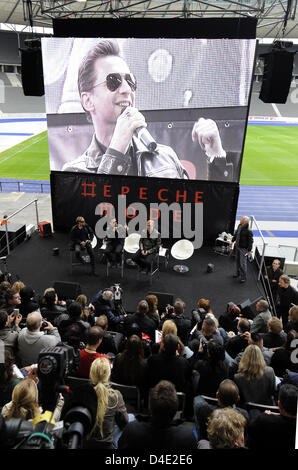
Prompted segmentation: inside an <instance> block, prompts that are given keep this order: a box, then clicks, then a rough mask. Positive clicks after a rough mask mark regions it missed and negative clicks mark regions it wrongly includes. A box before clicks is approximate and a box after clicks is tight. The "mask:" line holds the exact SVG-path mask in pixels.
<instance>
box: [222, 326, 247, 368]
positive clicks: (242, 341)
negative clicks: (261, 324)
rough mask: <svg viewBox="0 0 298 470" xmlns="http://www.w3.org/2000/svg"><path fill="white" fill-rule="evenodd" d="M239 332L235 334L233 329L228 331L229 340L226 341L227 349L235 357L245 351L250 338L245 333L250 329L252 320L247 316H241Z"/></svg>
mask: <svg viewBox="0 0 298 470" xmlns="http://www.w3.org/2000/svg"><path fill="white" fill-rule="evenodd" d="M237 330H238V334H236V335H235V333H234V332H233V331H229V332H228V333H227V341H226V342H225V350H226V351H227V353H228V354H229V355H230V356H231V357H232V358H233V359H234V358H235V357H236V356H237V354H239V353H240V352H241V351H244V349H245V348H246V346H247V345H248V339H247V337H246V336H245V335H244V333H245V332H246V331H249V330H250V322H249V320H248V319H247V318H239V320H238V323H237Z"/></svg>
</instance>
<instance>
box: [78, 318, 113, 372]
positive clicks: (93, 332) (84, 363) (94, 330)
mask: <svg viewBox="0 0 298 470" xmlns="http://www.w3.org/2000/svg"><path fill="white" fill-rule="evenodd" d="M102 338H103V329H102V328H100V327H99V326H92V327H91V328H90V330H89V331H88V333H87V344H86V347H85V349H81V350H80V367H79V369H78V371H77V374H76V375H77V376H78V377H82V378H83V379H88V378H89V375H90V367H91V364H92V362H93V361H94V360H95V359H97V358H98V357H106V358H107V359H108V357H107V356H104V355H103V354H99V353H98V352H97V351H96V350H97V348H98V346H99V345H100V343H101V341H102Z"/></svg>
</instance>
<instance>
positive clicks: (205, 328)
mask: <svg viewBox="0 0 298 470" xmlns="http://www.w3.org/2000/svg"><path fill="white" fill-rule="evenodd" d="M201 338H202V339H203V341H204V342H208V341H210V340H211V339H214V341H216V342H217V343H219V344H221V345H223V343H224V341H223V338H222V336H221V334H220V332H219V331H218V330H217V328H216V323H215V321H214V320H213V319H212V318H208V317H207V318H205V319H204V321H203V323H202V330H201V331H200V330H199V329H198V324H197V327H196V328H195V330H194V331H193V333H192V334H191V335H190V338H189V342H188V346H189V347H190V349H191V350H192V351H197V350H198V348H199V345H200V340H201Z"/></svg>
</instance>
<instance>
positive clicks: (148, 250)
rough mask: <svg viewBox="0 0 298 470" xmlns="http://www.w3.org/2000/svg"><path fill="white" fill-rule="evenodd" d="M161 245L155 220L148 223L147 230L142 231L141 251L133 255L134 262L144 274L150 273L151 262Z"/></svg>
mask: <svg viewBox="0 0 298 470" xmlns="http://www.w3.org/2000/svg"><path fill="white" fill-rule="evenodd" d="M160 245H161V238H160V233H159V232H158V231H157V230H156V229H155V228H154V220H148V221H147V230H142V232H141V238H140V242H139V247H140V248H139V250H138V251H137V252H136V253H135V254H134V255H133V257H132V260H133V261H134V262H135V263H136V264H137V265H138V266H139V267H140V269H141V270H142V272H146V273H147V274H148V273H149V271H150V269H151V262H152V260H153V259H154V256H155V255H156V253H158V252H159V247H160Z"/></svg>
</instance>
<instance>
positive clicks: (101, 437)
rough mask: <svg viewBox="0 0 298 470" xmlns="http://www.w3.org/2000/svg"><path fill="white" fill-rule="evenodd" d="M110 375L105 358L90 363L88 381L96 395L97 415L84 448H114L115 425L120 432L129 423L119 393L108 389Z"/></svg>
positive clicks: (108, 365) (108, 364) (109, 366)
mask: <svg viewBox="0 0 298 470" xmlns="http://www.w3.org/2000/svg"><path fill="white" fill-rule="evenodd" d="M110 375H111V365H110V361H109V360H108V359H107V358H105V357H99V358H97V359H95V361H93V362H92V365H91V369H90V380H91V382H92V384H93V385H94V389H95V391H96V395H97V414H96V421H95V425H94V427H93V429H92V430H91V432H90V434H89V436H88V438H87V441H86V444H85V447H86V448H96V447H98V448H101V449H113V448H116V445H115V442H114V431H115V425H116V424H117V425H118V427H119V428H120V429H121V430H122V429H123V428H124V427H125V426H126V425H127V423H128V421H129V418H128V414H127V411H126V406H125V403H124V400H123V397H122V395H121V393H120V392H119V391H118V390H113V389H112V388H111V387H110V384H109V378H110ZM113 442H114V444H113Z"/></svg>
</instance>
